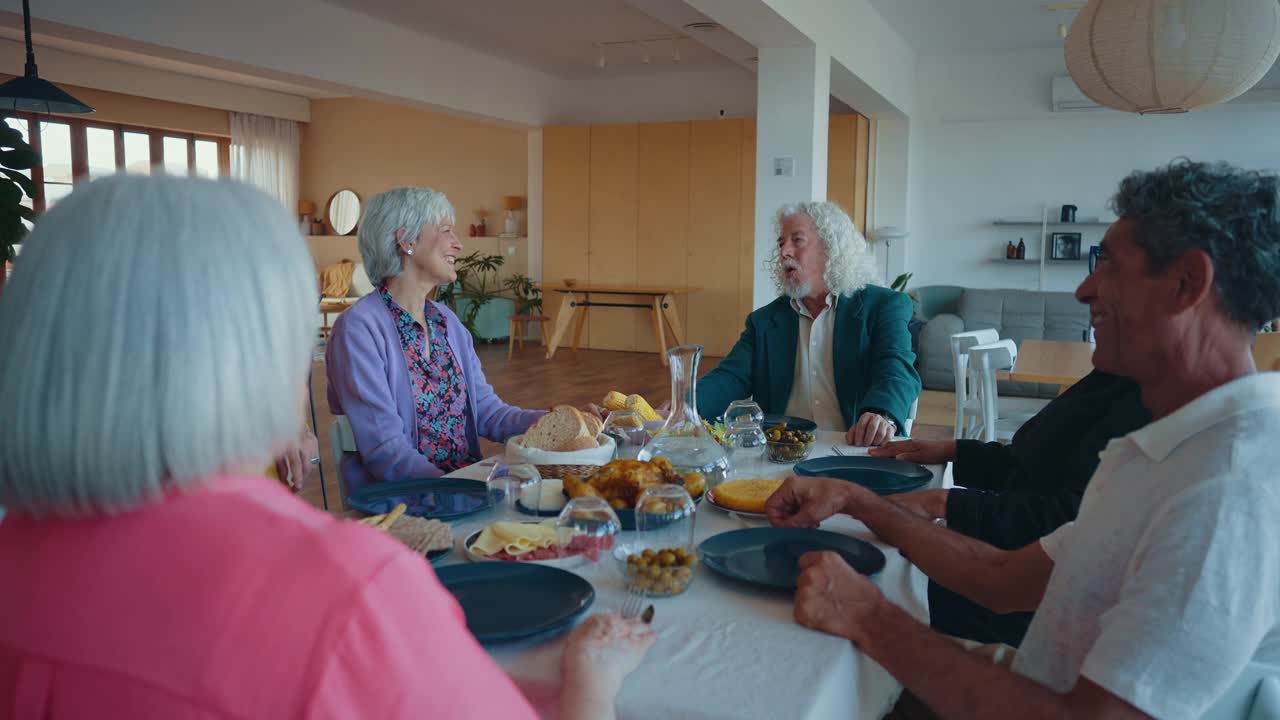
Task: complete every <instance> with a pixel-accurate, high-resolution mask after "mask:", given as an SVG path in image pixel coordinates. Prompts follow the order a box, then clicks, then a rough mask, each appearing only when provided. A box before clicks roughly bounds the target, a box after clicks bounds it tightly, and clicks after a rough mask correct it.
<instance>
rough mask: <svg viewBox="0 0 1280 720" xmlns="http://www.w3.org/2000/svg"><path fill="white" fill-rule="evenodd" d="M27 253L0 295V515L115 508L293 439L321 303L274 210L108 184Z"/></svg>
mask: <svg viewBox="0 0 1280 720" xmlns="http://www.w3.org/2000/svg"><path fill="white" fill-rule="evenodd" d="M24 247H25V250H24V252H23V253H22V256H21V257H20V258H19V259H18V262H17V266H16V269H15V271H14V273H13V277H12V279H11V282H10V283H9V285H8V287H6V288H5V291H4V294H3V295H0V338H4V341H3V343H0V417H3V418H5V430H4V432H0V505H7V506H8V507H9V508H10V509H20V510H25V511H29V512H33V513H59V514H74V513H79V512H115V511H124V510H129V509H132V508H134V507H137V506H139V505H141V504H143V503H145V502H147V501H148V500H151V499H154V498H157V497H159V496H160V495H161V494H162V493H164V492H165V490H166V489H168V488H170V487H176V486H184V485H188V484H191V483H193V482H194V481H196V480H199V479H201V478H206V477H208V476H210V475H213V474H215V473H217V472H219V471H225V470H229V469H235V468H240V467H266V464H267V463H268V462H269V461H270V459H271V458H272V457H273V456H274V455H275V454H276V453H277V452H278V451H279V450H280V449H281V448H282V447H283V446H284V445H285V444H287V443H288V442H290V441H292V440H294V439H296V438H297V436H298V433H299V431H300V430H301V427H302V424H301V420H302V417H301V414H300V413H301V408H302V403H301V396H300V393H301V392H302V391H303V388H304V383H305V381H306V377H307V368H308V365H309V362H310V354H311V348H312V344H313V343H314V339H315V336H316V319H315V318H316V315H315V303H316V299H317V298H318V297H319V291H318V289H317V286H316V277H315V270H314V266H313V264H312V261H311V258H310V256H309V254H308V252H307V248H306V245H305V244H304V242H303V240H302V236H301V235H300V234H299V233H298V226H297V223H296V222H295V221H294V220H293V219H292V218H291V217H290V216H289V214H288V213H287V212H286V211H285V210H284V208H282V207H281V206H280V203H278V202H277V201H276V200H274V199H272V198H271V197H269V196H267V195H266V194H264V193H262V192H260V191H258V190H255V189H253V188H250V187H248V186H246V185H241V184H239V183H233V182H230V181H214V180H198V179H189V178H175V177H163V176H161V177H152V178H147V177H138V176H125V175H117V176H113V177H109V178H105V179H102V180H95V181H93V182H91V183H88V184H87V185H81V186H79V187H77V188H76V190H75V192H73V193H71V195H69V196H68V197H66V198H64V199H63V200H62V201H60V202H59V203H58V204H57V205H56V206H55V207H53V208H52V209H51V210H49V211H48V212H47V213H45V214H44V215H43V216H41V217H40V219H39V220H38V221H37V222H36V225H35V228H34V229H33V230H32V232H31V235H30V236H29V237H28V238H27V240H26V242H25V243H24ZM264 482H266V481H264Z"/></svg>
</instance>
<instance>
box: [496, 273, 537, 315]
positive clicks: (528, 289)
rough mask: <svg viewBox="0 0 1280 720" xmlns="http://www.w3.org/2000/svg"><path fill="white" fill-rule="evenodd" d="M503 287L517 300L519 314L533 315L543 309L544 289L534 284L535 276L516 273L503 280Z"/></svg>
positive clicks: (517, 312)
mask: <svg viewBox="0 0 1280 720" xmlns="http://www.w3.org/2000/svg"><path fill="white" fill-rule="evenodd" d="M502 287H503V289H504V290H506V291H507V292H509V293H511V297H512V299H513V300H515V301H516V314H517V315H532V314H533V313H534V311H540V310H542V289H541V288H539V287H537V286H536V285H534V284H533V278H530V277H529V276H528V275H525V274H524V273H516V274H515V275H512V276H511V277H509V278H507V279H506V280H504V281H503V283H502Z"/></svg>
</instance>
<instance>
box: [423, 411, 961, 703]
mask: <svg viewBox="0 0 1280 720" xmlns="http://www.w3.org/2000/svg"><path fill="white" fill-rule="evenodd" d="M833 444H838V445H840V446H841V450H842V452H845V453H846V454H866V451H865V449H859V448H847V447H845V446H844V441H843V435H842V434H840V433H834V432H819V433H818V438H817V442H816V443H815V445H814V448H813V453H812V455H811V457H821V456H823V455H831V454H832V452H831V448H832V445H833ZM790 469H791V466H789V465H778V464H774V463H770V462H768V461H767V460H764V459H762V460H761V461H760V463H759V464H758V465H757V466H756V467H754V468H751V469H750V470H749V471H747V472H746V474H744V475H743V476H744V477H745V476H752V477H783V476H785V475H786V474H787V473H788V472H789V471H790ZM929 469H930V470H932V471H933V474H934V476H933V481H932V483H931V484H930V487H941V485H942V468H941V466H931V467H930V468H929ZM488 470H489V468H488V467H487V466H485V464H481V465H477V466H472V467H471V468H464V469H463V470H460V471H458V472H457V473H454V474H453V476H455V477H467V478H474V479H481V480H483V479H484V477H485V475H486V474H487V472H488ZM739 472H742V471H739ZM489 522H492V518H491V517H489V516H488V514H487V513H486V514H481V515H478V516H475V517H473V518H466V519H464V520H462V521H459V522H458V523H457V524H456V525H455V527H454V535H455V537H456V538H457V539H458V543H459V545H461V542H462V540H463V539H465V538H466V537H467V536H468V535H469V534H471V533H472V532H474V531H475V530H478V529H480V528H482V527H484V526H485V525H486V524H488V523H489ZM696 522H697V524H696V530H695V537H696V541H697V542H701V541H702V540H704V539H706V538H708V537H710V536H712V535H716V534H718V533H722V532H726V531H729V530H736V529H738V528H742V527H750V526H755V525H764V524H767V523H765V522H764V521H755V520H745V519H742V518H740V517H738V516H730V515H729V514H727V513H725V512H722V511H720V510H719V509H717V508H714V507H711V506H710V505H708V504H706V503H701V504H699V506H698V514H697V521H696ZM822 527H823V529H825V530H832V531H836V532H843V533H847V534H849V535H853V536H855V537H859V538H862V539H864V540H867V541H869V542H872V543H873V544H876V545H877V546H878V547H880V548H881V550H883V551H884V553H885V558H886V560H887V562H886V564H885V568H884V570H882V571H880V573H878V574H877V575H875V577H874V581H875V583H876V584H877V585H878V586H879V587H880V589H881V590H882V591H883V592H884V594H885V596H886V597H888V598H889V599H890V600H891V601H893V602H894V603H896V604H898V605H900V606H902V607H903V608H905V609H906V610H907V611H908V612H910V613H911V614H912V615H914V616H915V617H917V618H919V619H920V620H921V621H925V622H927V621H928V598H927V580H926V579H925V577H924V575H923V574H922V573H921V572H920V571H919V570H917V569H916V568H915V567H914V566H912V565H910V564H909V563H908V562H907V561H906V560H905V559H903V557H902V556H901V555H900V554H899V553H898V551H897V550H895V549H893V548H891V547H888V546H886V545H883V544H880V543H878V542H877V541H876V538H875V536H874V535H872V534H871V533H870V532H869V531H868V530H867V529H866V527H865V526H864V525H863V524H862V523H859V522H856V521H854V520H852V519H850V518H848V517H845V516H840V517H836V518H832V519H830V520H828V521H827V522H825V523H823V525H822ZM629 534H630V533H624V538H625V536H626V535H629ZM624 541H625V540H624ZM452 562H466V560H465V559H464V558H463V557H462V555H461V554H460V553H459V551H458V550H457V549H455V551H454V554H453V555H451V556H450V557H449V558H448V559H446V560H445V563H452ZM575 572H578V573H579V574H581V575H582V576H583V577H585V578H587V579H588V580H590V581H591V584H592V585H593V586H594V587H595V589H596V601H595V605H593V606H592V608H591V610H590V611H589V612H605V611H609V610H616V609H619V608H620V607H621V606H622V601H623V600H624V599H625V596H626V590H625V588H624V587H623V583H622V576H621V574H620V573H619V571H618V568H617V567H616V565H614V563H613V560H612V558H610V557H605V558H602V560H601V562H600V563H597V564H595V565H594V566H592V565H585V566H579V567H578V568H575ZM651 602H652V603H653V604H654V605H655V607H656V611H655V617H654V620H653V625H654V627H655V628H656V629H657V630H658V642H657V643H656V644H655V645H654V647H653V649H652V650H650V651H649V654H648V655H647V656H646V657H645V661H644V664H643V665H641V666H640V668H639V669H638V670H636V672H635V673H634V674H632V675H631V676H630V677H629V678H627V681H626V683H625V685H624V687H623V690H622V694H621V695H620V696H619V698H618V715H619V717H620V718H623V719H626V718H656V717H662V718H697V719H699V720H701V719H706V720H711V719H713V718H842V719H849V720H853V719H856V718H864V719H878V718H880V717H881V716H883V715H884V714H885V713H886V712H888V710H889V709H890V708H891V707H892V704H893V702H894V701H895V700H896V699H897V696H898V694H899V692H900V691H901V689H902V687H901V685H899V684H898V683H897V681H895V680H894V679H893V677H892V676H890V675H889V674H888V673H887V672H885V670H884V669H883V668H881V667H880V666H879V665H878V664H876V663H875V662H873V661H872V660H871V659H870V658H867V657H866V656H864V655H862V654H861V653H859V652H857V651H856V650H854V648H853V644H852V643H850V642H848V641H847V640H841V639H839V638H835V637H832V636H830V635H824V634H822V633H818V632H814V631H812V630H808V629H805V628H802V627H800V626H799V625H797V624H796V623H795V621H794V619H793V618H792V595H791V593H787V592H774V591H768V590H764V589H757V588H752V587H751V586H747V585H743V584H740V583H736V582H733V581H730V580H727V579H725V578H722V577H720V576H719V575H717V574H716V573H714V572H712V571H711V570H708V569H706V568H704V567H699V568H698V570H697V572H696V574H695V577H694V582H693V584H692V585H691V586H690V587H689V589H688V590H687V591H685V592H684V593H683V594H682V595H677V596H676V597H673V598H658V599H653V600H651ZM561 647H562V639H561V638H557V639H554V640H549V641H541V642H534V643H517V644H514V645H498V646H493V647H491V648H490V652H491V653H492V654H493V656H494V658H495V659H496V660H497V661H498V663H499V664H501V665H502V667H503V668H505V669H506V670H507V672H509V673H510V674H511V676H512V677H513V678H514V679H515V681H516V683H517V684H518V685H519V686H520V687H521V689H522V690H524V692H525V693H526V694H527V695H528V696H529V698H530V700H531V701H532V702H533V703H534V705H535V706H536V707H537V708H538V709H539V710H540V711H541V712H543V713H544V714H548V712H549V711H551V710H552V709H553V708H554V705H555V702H556V697H557V695H558V692H559V686H560V654H561Z"/></svg>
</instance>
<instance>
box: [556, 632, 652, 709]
mask: <svg viewBox="0 0 1280 720" xmlns="http://www.w3.org/2000/svg"><path fill="white" fill-rule="evenodd" d="M657 637H658V636H657V633H655V632H654V631H653V628H651V627H649V626H648V625H647V624H645V623H644V622H643V621H641V620H640V619H638V618H637V619H633V620H624V619H622V617H621V616H620V615H617V614H615V613H608V614H603V615H592V616H591V617H589V618H587V619H586V620H583V621H582V624H581V625H579V626H578V627H577V628H575V629H574V631H573V632H572V633H570V634H569V639H568V640H567V641H566V643H565V648H564V660H563V672H564V690H563V692H564V697H563V700H562V707H563V709H564V711H565V712H564V717H568V718H604V717H611V716H612V713H613V703H614V700H616V699H617V696H618V691H619V690H621V689H622V680H623V678H625V677H626V676H627V675H630V674H631V673H632V671H634V670H635V669H636V668H637V667H639V666H640V661H641V660H643V659H644V656H645V653H647V652H648V651H649V648H650V647H652V646H653V643H654V641H655V640H656V639H657Z"/></svg>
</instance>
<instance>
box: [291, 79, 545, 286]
mask: <svg viewBox="0 0 1280 720" xmlns="http://www.w3.org/2000/svg"><path fill="white" fill-rule="evenodd" d="M528 153H529V140H528V131H526V130H517V129H513V128H506V127H502V126H499V125H493V124H489V123H484V122H478V121H475V120H466V119H461V118H456V117H452V116H449V115H442V114H439V113H431V112H425V111H422V110H415V109H413V108H406V107H402V106H399V105H391V104H387V103H381V102H376V101H373V100H362V99H357V98H342V99H337V100H314V101H312V103H311V122H310V123H309V124H307V125H304V126H303V129H302V174H301V197H302V199H304V200H311V201H313V202H315V203H316V205H317V207H319V208H321V209H322V210H323V208H324V206H325V204H326V203H327V202H328V201H329V198H330V197H331V196H332V195H333V193H334V192H336V191H337V190H339V189H342V188H350V189H352V190H354V191H355V192H356V194H357V195H359V196H360V198H361V200H365V199H367V198H369V196H371V195H374V194H376V193H379V192H382V191H384V190H387V189H390V188H393V187H397V186H401V185H417V186H422V187H430V188H434V189H436V190H441V191H443V192H444V193H445V194H447V195H448V196H449V199H450V200H451V201H452V202H453V206H454V208H455V209H456V210H457V214H458V235H459V236H460V237H462V239H463V245H464V246H465V247H466V248H467V249H468V250H484V251H486V252H498V253H500V254H503V255H504V257H505V258H506V263H507V266H506V267H505V268H504V270H505V271H506V272H505V273H504V274H509V273H511V272H514V271H520V272H525V271H527V259H526V258H527V250H528V248H527V245H528V242H527V241H526V240H518V241H515V242H508V241H498V240H492V239H489V240H485V239H474V240H473V239H470V238H467V237H465V236H466V235H467V229H468V226H469V225H470V224H471V223H473V222H475V219H474V215H475V210H476V209H477V208H484V209H486V210H488V211H489V215H488V220H487V223H488V231H489V234H490V235H497V234H498V233H499V232H501V231H502V222H503V217H504V213H503V211H502V209H501V207H502V196H503V195H519V196H521V197H527V196H528V190H529V166H528V161H529V154H528ZM523 216H524V214H523V212H522V213H521V217H522V230H523ZM311 244H312V248H313V253H315V254H316V256H317V257H316V260H317V263H321V261H322V259H326V260H330V259H337V258H338V257H347V256H351V255H357V254H356V253H355V239H354V237H352V238H342V239H339V238H325V239H312V241H311ZM513 250H514V253H512V254H509V251H513ZM322 255H323V258H322Z"/></svg>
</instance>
